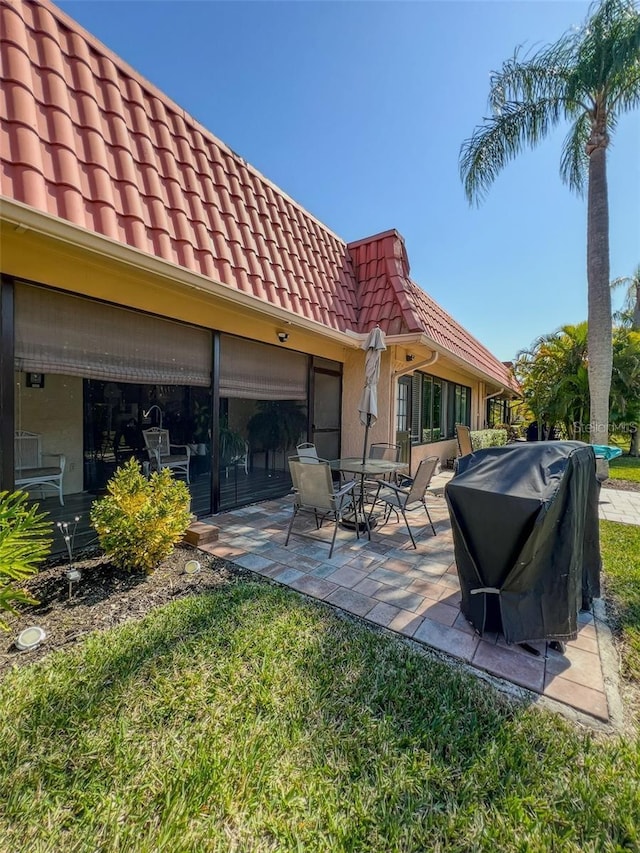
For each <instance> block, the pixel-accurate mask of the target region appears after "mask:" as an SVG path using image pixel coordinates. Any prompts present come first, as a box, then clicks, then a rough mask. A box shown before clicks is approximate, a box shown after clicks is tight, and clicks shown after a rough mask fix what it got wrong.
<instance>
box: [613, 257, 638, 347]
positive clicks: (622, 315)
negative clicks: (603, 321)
mask: <svg viewBox="0 0 640 853" xmlns="http://www.w3.org/2000/svg"><path fill="white" fill-rule="evenodd" d="M617 287H626V288H627V295H626V299H625V304H624V308H623V309H622V310H621V311H616V312H615V313H614V315H613V319H614V320H616V321H617V322H619V323H622V325H623V326H629V327H630V328H631V329H633V331H634V332H640V264H638V266H637V267H636V270H635V272H634V274H633V275H622V276H620V278H614V280H613V281H612V282H611V289H612V290H615V289H616V288H617Z"/></svg>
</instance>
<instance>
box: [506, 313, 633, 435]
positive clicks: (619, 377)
mask: <svg viewBox="0 0 640 853" xmlns="http://www.w3.org/2000/svg"><path fill="white" fill-rule="evenodd" d="M587 366H588V351H587V324H586V323H579V324H577V325H567V326H562V327H561V328H560V329H558V330H557V331H555V332H552V333H551V334H549V335H543V336H542V337H540V338H538V340H537V341H535V343H534V344H533V345H532V346H531V348H530V349H528V350H524V351H522V352H520V353H519V354H518V356H517V358H516V361H515V363H514V373H515V375H516V378H517V379H518V382H519V383H520V385H521V387H522V393H523V399H524V402H525V403H526V404H527V406H528V407H529V408H530V409H531V411H532V412H533V413H534V414H535V416H536V417H538V419H539V420H542V419H543V416H545V417H544V420H546V421H547V422H548V423H550V424H552V425H553V424H559V425H561V426H562V427H563V432H564V435H566V436H567V437H568V438H575V439H579V440H585V437H586V436H585V428H587V429H588V426H587V425H588V424H589V423H590V420H591V418H590V408H589V383H588V375H587ZM610 419H611V423H612V425H613V426H614V427H615V426H617V427H622V425H625V427H624V428H625V429H626V428H627V427H628V426H630V425H632V424H634V423H637V422H640V333H639V332H636V331H634V330H633V329H629V328H626V327H623V326H618V327H616V328H614V330H613V373H612V378H611V395H610Z"/></svg>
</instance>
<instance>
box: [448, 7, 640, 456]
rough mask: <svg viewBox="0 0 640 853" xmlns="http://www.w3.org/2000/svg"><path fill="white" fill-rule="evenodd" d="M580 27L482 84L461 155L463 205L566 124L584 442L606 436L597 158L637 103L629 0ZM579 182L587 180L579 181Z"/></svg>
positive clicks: (637, 58) (636, 41) (634, 18)
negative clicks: (581, 208) (585, 397)
mask: <svg viewBox="0 0 640 853" xmlns="http://www.w3.org/2000/svg"><path fill="white" fill-rule="evenodd" d="M592 10H593V11H591V10H590V17H589V18H588V19H587V21H586V22H585V24H584V26H583V27H582V28H580V29H578V30H576V31H570V32H568V33H567V34H565V35H564V36H562V37H561V38H560V40H559V41H557V42H556V43H555V44H552V45H548V46H547V47H544V48H542V49H541V50H539V51H537V52H535V53H533V54H531V55H527V54H523V53H522V50H521V49H517V50H516V51H515V53H514V56H513V58H512V59H510V60H508V61H507V62H505V63H504V64H503V66H502V69H501V70H500V71H499V72H494V73H493V74H492V76H491V83H490V94H489V105H490V109H491V116H490V118H488V119H486V120H485V123H484V124H483V125H481V126H480V127H477V128H476V129H475V131H474V133H473V135H472V136H471V138H470V139H468V140H466V142H464V143H463V145H462V148H461V152H460V172H461V177H462V180H463V182H464V187H465V192H466V195H467V197H468V199H469V201H470V202H474V201H475V202H478V201H480V200H481V199H482V198H483V196H484V195H485V193H486V191H487V190H488V189H489V187H490V186H491V184H492V183H493V181H494V180H495V178H496V177H497V175H498V174H499V172H500V171H501V170H502V169H503V167H504V166H505V165H506V164H507V163H508V162H509V161H510V160H512V159H514V158H515V157H517V155H518V154H519V153H520V152H521V151H522V150H523V148H525V147H533V146H535V145H537V144H538V143H539V142H541V141H542V140H543V139H544V138H545V137H546V136H547V135H548V134H549V132H550V131H551V129H552V128H553V127H555V126H556V125H558V124H559V123H560V122H561V121H563V120H566V121H568V122H570V125H571V126H570V129H569V133H568V136H567V138H566V141H565V145H564V150H563V152H562V157H561V162H560V173H561V176H562V179H563V181H565V182H566V183H568V185H569V187H570V188H571V189H573V190H576V191H579V192H581V191H582V190H583V189H584V186H585V183H586V185H587V186H588V201H587V280H588V322H589V340H588V349H589V361H588V367H587V370H588V380H589V391H590V409H591V419H590V423H591V427H592V428H591V432H590V440H591V442H592V443H603V435H604V436H605V443H606V436H607V433H608V426H607V425H608V404H609V389H610V384H611V367H612V358H613V356H612V339H611V291H610V287H609V209H608V195H607V168H606V155H607V149H608V147H609V143H610V136H611V133H612V132H613V130H614V129H615V127H616V124H617V121H618V119H619V117H620V116H621V115H622V114H623V113H625V112H627V111H629V110H631V109H633V108H634V107H637V106H638V104H639V103H640V13H639V12H638V9H637V7H636V4H635V3H634V2H633V0H603V2H601V3H600V4H599V5H598V6H596V7H592ZM585 179H586V180H585Z"/></svg>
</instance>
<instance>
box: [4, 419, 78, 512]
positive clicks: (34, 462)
mask: <svg viewBox="0 0 640 853" xmlns="http://www.w3.org/2000/svg"><path fill="white" fill-rule="evenodd" d="M13 452H14V457H15V460H14V467H15V476H14V481H13V482H14V485H15V487H16V488H17V489H20V488H23V489H26V490H27V491H31V489H36V488H37V489H39V491H40V494H41V495H42V497H43V498H44V497H45V494H44V490H45V489H53V490H54V491H56V492H57V493H58V498H59V500H60V506H64V498H63V496H62V478H63V476H64V469H65V465H66V457H65V455H64V453H45V454H43V453H42V446H41V436H40V435H39V433H37V432H27V430H24V429H20V430H17V432H16V433H15V435H14V441H13ZM43 458H44V459H46V458H50V459H52V460H54V459H55V460H56V462H55V464H54V465H49V466H47V465H43V464H42V460H43Z"/></svg>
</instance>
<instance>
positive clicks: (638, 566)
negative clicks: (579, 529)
mask: <svg viewBox="0 0 640 853" xmlns="http://www.w3.org/2000/svg"><path fill="white" fill-rule="evenodd" d="M600 539H601V546H602V553H603V562H604V569H605V580H606V598H607V601H608V602H609V604H610V605H611V606H612V608H613V610H614V613H615V617H616V622H617V628H618V630H619V633H620V635H621V638H622V648H623V668H624V669H623V672H624V674H625V675H626V676H627V677H628V678H633V679H634V680H635V681H638V682H640V527H636V526H632V525H629V524H614V523H613V522H611V521H603V522H601V523H600Z"/></svg>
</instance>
